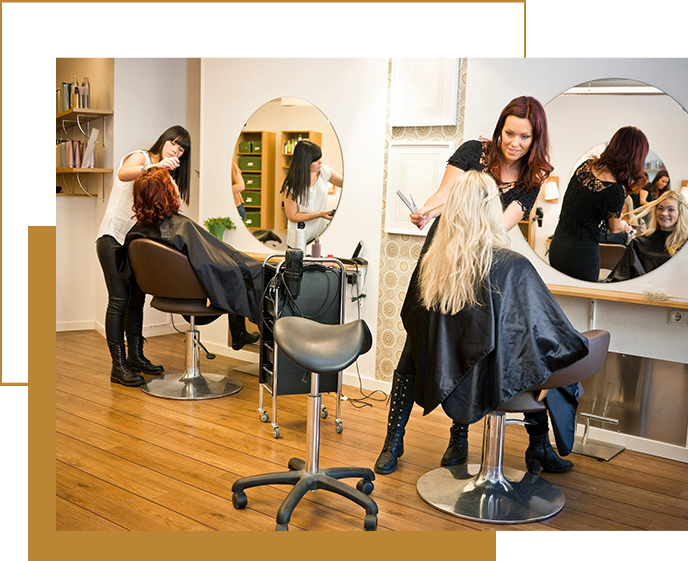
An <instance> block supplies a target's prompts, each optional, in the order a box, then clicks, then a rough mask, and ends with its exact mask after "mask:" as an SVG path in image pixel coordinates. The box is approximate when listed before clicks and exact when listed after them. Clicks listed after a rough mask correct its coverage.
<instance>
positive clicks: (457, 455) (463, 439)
mask: <svg viewBox="0 0 688 561" xmlns="http://www.w3.org/2000/svg"><path fill="white" fill-rule="evenodd" d="M466 456H468V425H464V424H463V423H456V422H454V423H452V426H451V428H450V429H449V446H447V450H446V451H445V452H444V456H442V460H441V461H440V464H442V465H443V466H457V465H459V464H463V463H465V462H466Z"/></svg>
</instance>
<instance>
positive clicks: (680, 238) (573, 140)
mask: <svg viewBox="0 0 688 561" xmlns="http://www.w3.org/2000/svg"><path fill="white" fill-rule="evenodd" d="M546 111H547V119H548V124H549V132H550V141H551V156H552V158H551V163H552V164H553V165H554V167H555V170H554V172H553V173H552V176H551V178H550V181H549V182H547V183H545V185H543V187H542V189H541V191H540V195H539V198H538V202H537V204H536V205H535V208H534V209H533V212H532V214H531V217H530V220H529V221H524V223H522V224H521V225H520V226H521V231H522V232H523V234H524V236H525V238H526V240H527V241H528V243H529V245H530V246H531V247H532V248H533V249H534V250H535V252H536V253H537V254H538V255H539V256H540V257H541V258H542V259H544V260H545V261H546V262H548V263H549V264H550V265H552V266H553V267H554V268H555V269H557V270H559V271H561V272H563V273H565V274H567V275H569V276H571V277H573V278H577V279H580V280H587V281H590V282H617V281H623V280H628V279H630V278H635V277H637V276H641V275H643V274H645V273H648V272H650V271H651V270H654V269H655V268H657V267H659V266H661V265H662V264H663V263H665V262H666V261H668V260H669V259H670V258H671V257H672V256H673V255H675V254H676V252H677V251H678V250H680V249H681V247H682V246H683V245H684V244H685V242H686V238H688V231H687V232H686V233H682V232H683V226H682V224H683V222H682V217H683V216H685V214H686V213H685V210H686V206H685V198H686V194H687V193H688V188H686V187H685V183H686V182H685V178H686V177H688V161H687V160H686V158H685V154H684V152H685V150H684V147H685V146H686V142H688V114H686V112H685V110H684V109H683V108H682V107H681V106H680V105H679V104H678V103H676V102H675V101H674V100H673V99H672V98H671V97H670V96H668V95H666V94H665V93H664V92H662V91H661V90H658V89H657V88H654V87H652V86H648V85H647V84H644V83H641V82H637V81H633V80H626V79H605V80H595V81H590V82H585V83H584V84H580V85H578V86H576V87H574V88H571V89H569V90H567V91H566V92H564V93H562V94H560V95H559V96H557V97H556V98H555V99H553V100H552V101H550V102H549V103H548V104H547V105H546ZM682 180H683V181H682ZM682 183H683V185H684V186H683V190H684V193H683V195H681V189H682ZM667 193H673V195H671V197H670V199H671V201H675V203H676V205H677V207H676V209H675V210H676V221H675V223H673V225H672V224H671V223H670V222H671V221H669V220H668V217H666V216H664V217H662V218H660V217H659V215H658V213H659V212H663V213H664V214H665V215H666V213H667V212H668V211H667V209H666V208H664V207H666V206H671V207H673V204H674V203H673V202H670V201H667V200H666V199H664V200H663V201H662V203H661V205H659V204H658V203H659V201H660V199H662V196H663V195H664V196H668V195H666V194H667ZM660 206H661V207H662V210H661V211H660V210H659V207H660ZM653 220H654V223H655V224H656V227H655V228H654V229H651V227H650V224H651V223H652V222H653ZM660 236H661V237H662V240H659V237H660ZM669 237H671V242H668V239H669ZM648 240H650V243H649V244H648ZM650 247H651V250H650V253H648V249H649V248H650ZM650 254H652V255H651V256H650ZM623 263H625V266H623V267H622V264H623ZM617 265H618V269H617ZM622 269H623V270H622Z"/></svg>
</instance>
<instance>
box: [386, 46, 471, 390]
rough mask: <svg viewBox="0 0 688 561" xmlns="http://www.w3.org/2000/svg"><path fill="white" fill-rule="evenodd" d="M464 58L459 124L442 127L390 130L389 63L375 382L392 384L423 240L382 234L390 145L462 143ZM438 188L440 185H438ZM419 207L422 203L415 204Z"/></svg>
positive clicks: (461, 63)
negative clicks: (404, 314)
mask: <svg viewBox="0 0 688 561" xmlns="http://www.w3.org/2000/svg"><path fill="white" fill-rule="evenodd" d="M466 62H467V60H466V59H460V60H459V62H458V66H459V91H458V92H456V106H457V115H458V122H457V124H456V125H452V126H442V127H390V126H389V115H390V92H391V85H392V62H391V60H390V62H389V69H388V74H387V124H386V134H385V161H384V178H383V186H382V193H383V197H382V216H381V217H380V283H379V288H378V313H377V347H376V349H375V354H376V357H375V366H376V368H375V379H377V380H384V381H391V380H392V375H393V374H394V369H395V368H396V365H397V362H398V361H399V357H400V356H401V350H402V349H403V347H404V342H405V341H406V331H404V326H403V324H402V322H401V315H400V314H401V307H402V305H403V303H404V298H406V289H407V288H408V284H409V280H410V279H411V273H413V269H414V268H415V266H416V262H417V261H418V257H419V256H420V250H421V248H422V247H423V242H424V241H425V238H424V237H423V236H410V235H406V234H389V233H387V232H385V229H384V224H385V203H386V200H387V169H388V162H389V145H390V142H400V141H401V142H403V141H408V142H414V141H416V142H417V141H420V140H422V141H425V142H433V141H436V142H440V141H447V140H449V141H452V142H453V143H454V145H455V146H457V147H458V145H459V144H460V143H461V142H462V141H463V123H464V114H465V108H466V70H467V69H466ZM438 187H439V185H438ZM418 202H419V204H422V203H421V202H420V201H418Z"/></svg>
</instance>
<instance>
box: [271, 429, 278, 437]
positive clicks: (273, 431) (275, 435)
mask: <svg viewBox="0 0 688 561" xmlns="http://www.w3.org/2000/svg"><path fill="white" fill-rule="evenodd" d="M279 437H280V431H279V427H275V428H273V429H272V438H279Z"/></svg>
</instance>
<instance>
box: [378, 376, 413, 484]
mask: <svg viewBox="0 0 688 561" xmlns="http://www.w3.org/2000/svg"><path fill="white" fill-rule="evenodd" d="M415 379H416V377H415V376H403V375H402V374H399V372H397V371H395V372H394V380H393V382H392V395H391V397H390V403H389V414H388V416H387V436H386V438H385V443H384V445H383V447H382V452H380V456H379V457H378V459H377V462H375V467H374V468H373V470H374V471H375V473H380V474H383V475H385V474H388V473H392V472H393V471H396V469H397V467H398V465H397V458H401V456H402V455H403V454H404V434H405V433H406V430H405V427H406V423H408V420H409V417H410V416H411V409H413V384H414V382H415Z"/></svg>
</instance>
